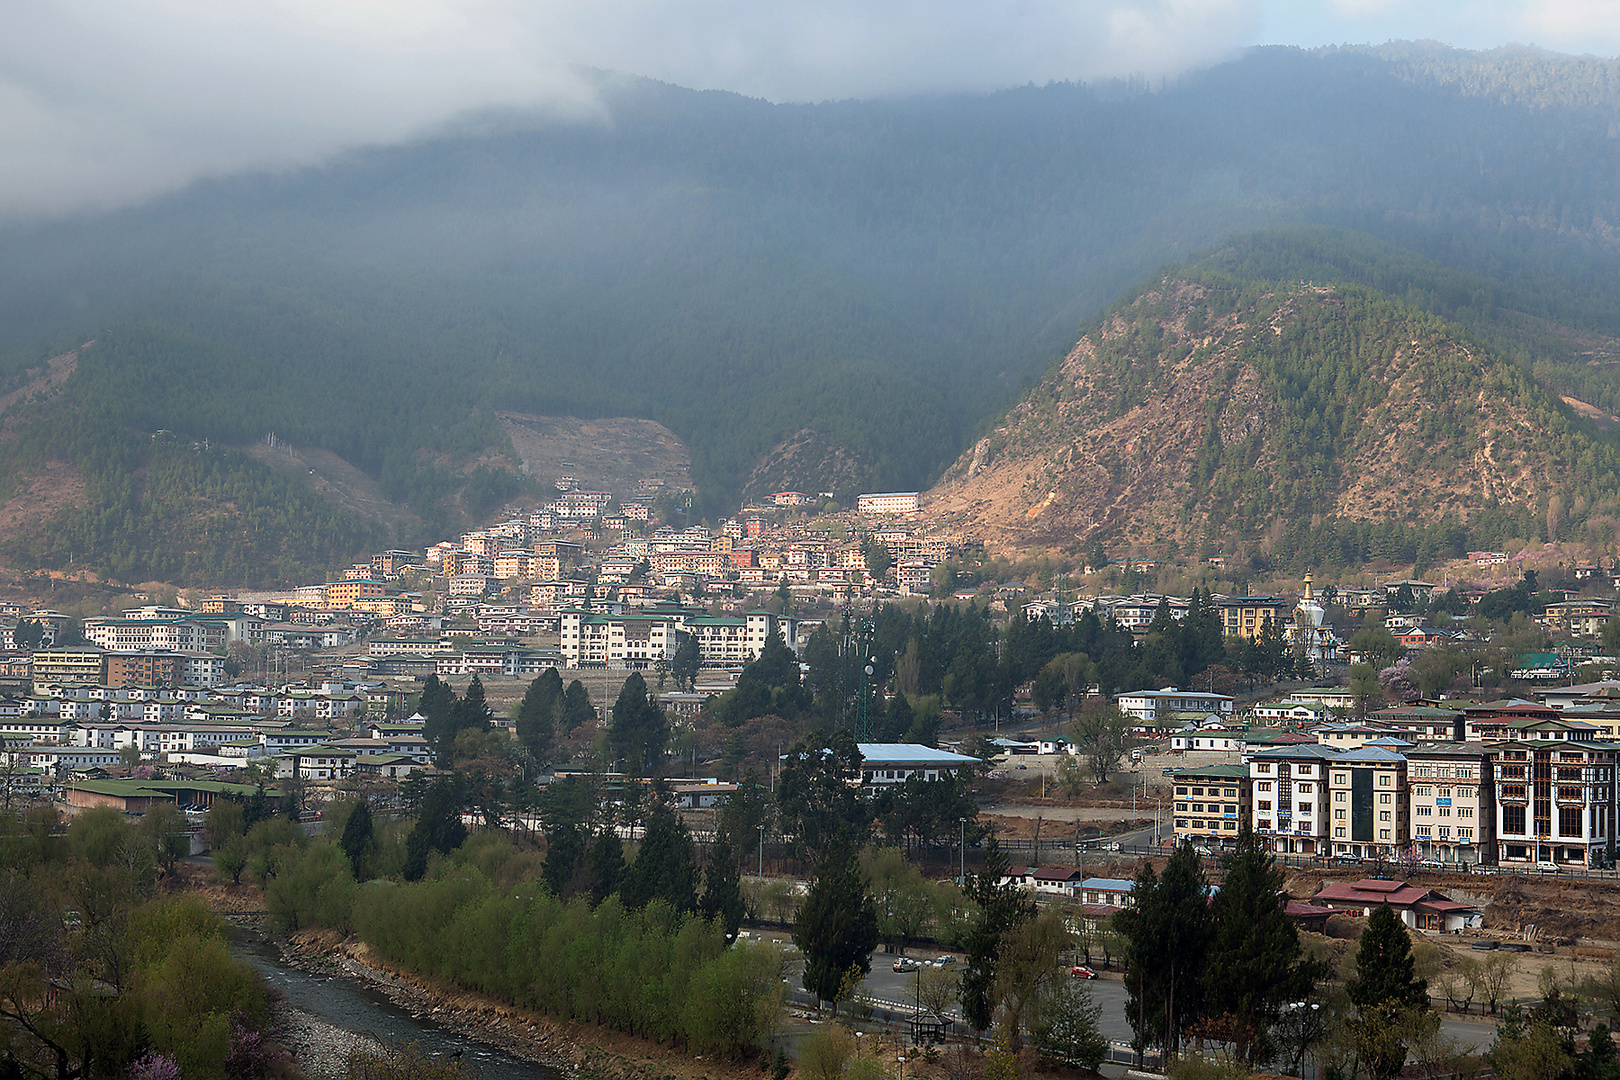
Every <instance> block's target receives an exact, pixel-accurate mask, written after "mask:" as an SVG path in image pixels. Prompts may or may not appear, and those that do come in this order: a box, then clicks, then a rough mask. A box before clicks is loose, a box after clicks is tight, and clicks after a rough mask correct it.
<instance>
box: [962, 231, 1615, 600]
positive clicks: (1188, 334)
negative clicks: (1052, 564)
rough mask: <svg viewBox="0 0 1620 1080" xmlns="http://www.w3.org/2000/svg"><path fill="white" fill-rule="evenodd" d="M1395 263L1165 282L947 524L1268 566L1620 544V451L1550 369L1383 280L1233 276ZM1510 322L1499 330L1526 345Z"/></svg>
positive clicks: (1320, 254)
mask: <svg viewBox="0 0 1620 1080" xmlns="http://www.w3.org/2000/svg"><path fill="white" fill-rule="evenodd" d="M1324 241H1326V242H1325V243H1324ZM1335 242H1336V243H1335ZM1379 254H1380V253H1379V252H1377V251H1376V250H1375V248H1374V247H1373V246H1369V245H1365V244H1361V243H1360V242H1359V241H1358V240H1357V239H1356V238H1354V237H1336V236H1332V235H1329V236H1322V235H1314V234H1308V235H1303V236H1302V235H1291V236H1290V235H1270V236H1263V237H1259V238H1256V239H1255V240H1253V241H1250V242H1244V243H1238V244H1234V245H1231V246H1229V247H1228V248H1225V249H1223V250H1221V251H1218V252H1216V253H1214V254H1213V255H1212V256H1211V257H1209V258H1208V259H1206V260H1204V261H1203V262H1201V263H1200V264H1198V265H1195V266H1191V267H1187V268H1183V269H1181V270H1178V271H1175V272H1172V273H1170V274H1168V275H1166V276H1163V277H1161V278H1158V279H1155V280H1154V281H1153V282H1151V283H1150V284H1149V285H1147V286H1145V287H1143V288H1142V289H1139V290H1138V291H1137V292H1135V293H1134V294H1133V295H1131V296H1130V297H1128V298H1127V299H1126V300H1124V301H1122V302H1121V303H1120V304H1118V305H1116V306H1115V307H1114V308H1112V309H1111V310H1110V311H1109V312H1107V313H1105V314H1104V315H1103V316H1101V317H1100V318H1099V319H1098V320H1096V321H1095V322H1094V323H1093V324H1092V325H1091V326H1090V327H1088V329H1087V332H1086V333H1085V335H1084V336H1083V337H1082V338H1081V340H1080V342H1079V344H1078V345H1076V347H1075V348H1074V350H1073V351H1072V352H1071V353H1070V354H1069V356H1068V358H1067V359H1066V360H1065V361H1064V362H1063V363H1062V364H1061V365H1059V366H1058V367H1057V368H1055V369H1054V371H1053V372H1052V373H1051V374H1050V375H1049V376H1048V377H1047V378H1046V379H1045V380H1044V381H1043V382H1042V383H1041V384H1040V385H1039V386H1038V387H1036V388H1035V389H1034V390H1033V391H1031V393H1030V394H1029V395H1028V396H1027V397H1026V398H1025V399H1024V400H1023V401H1022V402H1021V403H1020V404H1019V405H1018V406H1017V407H1015V408H1014V409H1013V410H1012V411H1011V412H1010V413H1009V414H1008V415H1007V416H1006V417H1005V418H1004V419H1003V421H1002V422H1001V423H1000V424H998V425H997V426H996V427H995V429H994V430H993V431H992V432H991V434H990V435H988V436H987V437H985V438H984V439H982V440H981V441H980V443H979V444H978V445H977V446H976V447H975V448H974V450H973V451H972V452H971V453H970V454H967V455H964V457H963V459H962V460H960V461H959V462H958V463H957V465H956V466H955V467H953V469H952V470H951V471H950V472H949V473H947V476H946V479H945V482H944V483H943V484H942V485H941V487H940V489H939V490H938V491H937V492H936V494H935V498H934V500H933V503H932V509H933V511H934V512H935V513H938V514H940V515H942V516H944V517H945V518H947V519H948V520H951V521H953V522H954V523H956V524H959V525H962V526H964V527H967V528H971V529H977V530H981V531H984V532H986V533H987V534H988V535H989V536H990V537H991V538H992V540H993V541H994V542H997V543H999V544H1002V545H1004V546H1007V547H1011V548H1024V549H1028V548H1040V547H1049V548H1056V549H1060V550H1061V549H1067V550H1070V551H1080V550H1091V549H1092V548H1093V547H1094V546H1095V545H1096V544H1098V543H1103V544H1105V545H1106V546H1109V547H1112V548H1114V549H1115V550H1118V551H1121V552H1123V551H1125V550H1130V551H1134V552H1136V553H1138V554H1144V555H1152V554H1158V555H1170V554H1186V553H1196V554H1206V555H1210V554H1217V553H1220V554H1234V553H1249V552H1253V553H1256V554H1258V555H1259V556H1260V561H1261V562H1262V563H1269V564H1270V565H1273V566H1276V567H1278V568H1291V569H1306V568H1310V567H1324V566H1326V567H1332V566H1343V565H1350V564H1357V563H1360V562H1362V561H1363V560H1366V559H1370V558H1389V559H1394V560H1396V561H1415V562H1417V563H1418V564H1419V565H1420V567H1421V566H1423V565H1427V564H1428V563H1429V562H1430V561H1432V560H1434V559H1435V558H1437V557H1440V556H1441V555H1448V556H1452V557H1456V556H1460V555H1462V554H1463V553H1465V552H1466V551H1468V550H1470V549H1474V548H1485V547H1494V546H1498V545H1501V544H1503V543H1505V542H1506V541H1508V540H1509V539H1510V538H1514V539H1518V540H1521V541H1525V540H1536V539H1542V538H1545V539H1548V540H1554V539H1582V538H1585V539H1590V540H1592V541H1593V542H1595V543H1598V544H1600V545H1603V544H1608V543H1611V542H1613V540H1614V538H1615V536H1616V529H1617V526H1620V445H1617V442H1616V440H1615V438H1614V437H1613V436H1612V435H1610V434H1607V433H1605V432H1603V431H1601V430H1599V429H1598V428H1597V427H1596V426H1595V425H1594V424H1593V423H1592V422H1591V421H1589V420H1585V419H1581V418H1579V417H1578V416H1576V415H1575V414H1574V413H1573V412H1572V410H1571V409H1570V408H1569V407H1567V406H1566V405H1565V404H1563V403H1562V402H1561V401H1560V400H1559V398H1558V397H1557V396H1556V395H1555V394H1553V393H1551V392H1549V391H1548V390H1547V389H1546V388H1545V387H1544V386H1542V385H1540V384H1539V383H1538V382H1537V381H1536V380H1535V378H1533V377H1532V374H1531V371H1530V370H1527V368H1533V367H1534V366H1535V365H1533V364H1526V365H1525V366H1521V365H1519V364H1515V363H1514V362H1513V358H1512V356H1511V355H1504V353H1503V352H1502V351H1499V350H1498V349H1496V348H1494V347H1493V346H1492V345H1490V344H1488V343H1487V342H1486V341H1485V340H1482V337H1480V336H1475V335H1472V334H1470V333H1469V332H1468V331H1467V330H1465V329H1464V328H1463V327H1462V326H1460V325H1458V324H1457V323H1455V322H1451V321H1448V320H1446V319H1443V318H1441V317H1440V316H1438V315H1436V314H1433V313H1432V312H1430V311H1425V310H1422V309H1420V308H1418V307H1416V306H1414V305H1413V304H1410V303H1407V302H1404V301H1401V300H1396V299H1393V298H1391V297H1390V296H1388V295H1387V294H1385V293H1383V292H1380V291H1377V290H1375V289H1372V288H1369V287H1367V286H1363V285H1358V284H1350V283H1345V282H1343V281H1342V280H1340V281H1331V282H1330V281H1323V280H1320V279H1317V280H1301V279H1300V278H1299V277H1295V276H1293V275H1290V276H1289V278H1288V279H1286V280H1285V281H1282V282H1278V281H1266V280H1255V279H1253V278H1242V277H1237V276H1234V275H1233V274H1232V273H1230V271H1229V269H1223V268H1230V267H1233V266H1244V267H1249V268H1251V269H1252V268H1253V267H1256V266H1270V267H1276V266H1279V265H1286V266H1290V267H1299V266H1304V265H1307V264H1310V265H1313V266H1315V267H1316V268H1317V269H1323V268H1326V267H1327V264H1328V262H1329V261H1331V259H1332V258H1338V259H1340V260H1341V265H1346V264H1350V263H1354V264H1355V265H1356V266H1359V267H1360V268H1361V269H1362V270H1363V271H1364V272H1365V273H1364V276H1367V277H1371V278H1376V279H1383V280H1384V281H1385V283H1386V284H1390V283H1394V282H1398V281H1401V280H1403V275H1405V274H1408V273H1411V272H1413V271H1415V269H1416V268H1417V264H1416V263H1415V262H1413V261H1410V260H1399V259H1397V260H1395V261H1394V262H1393V263H1386V262H1385V261H1383V260H1382V259H1380V257H1379ZM1352 256H1353V258H1352ZM1336 276H1342V275H1336ZM1424 284H1425V281H1424V279H1423V278H1422V277H1421V275H1418V274H1416V273H1411V276H1410V281H1409V288H1408V289H1407V290H1406V291H1407V292H1409V293H1411V294H1413V295H1414V296H1419V297H1421V296H1424V295H1428V296H1429V297H1430V299H1431V300H1432V299H1433V296H1434V294H1435V293H1436V292H1439V293H1444V292H1445V291H1446V288H1447V282H1446V280H1445V279H1444V277H1443V276H1442V277H1441V278H1440V279H1439V280H1432V281H1428V282H1427V286H1428V288H1429V289H1430V290H1431V291H1430V293H1428V294H1425V293H1424V292H1423V289H1422V286H1423V285H1424ZM1469 302H1470V303H1474V304H1475V306H1476V308H1477V307H1478V306H1480V305H1485V304H1487V299H1486V298H1474V299H1473V300H1472V301H1469ZM1477 317H1480V318H1483V315H1478V316H1477ZM1513 322H1514V320H1513V319H1510V318H1507V317H1501V318H1496V319H1494V320H1493V321H1490V322H1488V323H1483V324H1482V325H1484V326H1485V327H1486V329H1489V330H1491V332H1492V333H1493V334H1494V335H1495V336H1497V337H1500V338H1502V339H1504V340H1506V339H1507V338H1508V336H1509V335H1510V333H1511V326H1512V324H1513ZM1548 367H1549V370H1550V371H1551V373H1552V374H1555V375H1556V374H1560V373H1563V372H1565V371H1566V370H1570V369H1571V365H1569V364H1568V363H1567V362H1566V361H1560V360H1557V359H1556V358H1554V359H1553V360H1552V361H1550V362H1549V364H1548Z"/></svg>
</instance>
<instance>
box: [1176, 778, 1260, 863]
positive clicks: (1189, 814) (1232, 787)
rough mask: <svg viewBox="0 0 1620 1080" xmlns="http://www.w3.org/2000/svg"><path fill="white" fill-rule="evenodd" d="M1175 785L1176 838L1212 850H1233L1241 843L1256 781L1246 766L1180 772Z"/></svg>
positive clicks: (1250, 810) (1250, 809)
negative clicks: (1240, 832)
mask: <svg viewBox="0 0 1620 1080" xmlns="http://www.w3.org/2000/svg"><path fill="white" fill-rule="evenodd" d="M1172 781H1173V783H1174V784H1175V793H1176V801H1175V819H1174V820H1175V831H1176V839H1177V840H1180V839H1182V838H1183V837H1186V838H1188V839H1190V840H1192V841H1193V842H1194V843H1196V844H1199V845H1201V846H1204V847H1208V848H1226V847H1231V846H1232V845H1233V844H1234V843H1236V842H1237V834H1238V829H1239V823H1240V822H1242V821H1245V820H1248V818H1249V815H1250V813H1251V812H1252V809H1253V808H1252V807H1251V806H1250V802H1251V801H1252V791H1253V786H1252V785H1253V781H1252V780H1251V779H1250V777H1249V767H1248V766H1247V765H1243V764H1231V765H1210V766H1206V767H1204V768H1188V769H1177V770H1176V771H1175V773H1174V775H1173V777H1172Z"/></svg>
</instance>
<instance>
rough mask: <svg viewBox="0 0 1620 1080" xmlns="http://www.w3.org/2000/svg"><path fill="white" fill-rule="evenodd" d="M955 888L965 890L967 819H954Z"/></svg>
mask: <svg viewBox="0 0 1620 1080" xmlns="http://www.w3.org/2000/svg"><path fill="white" fill-rule="evenodd" d="M956 824H957V830H956V833H957V836H956V857H957V866H956V887H957V888H959V889H965V888H967V818H965V817H959V818H957V819H956Z"/></svg>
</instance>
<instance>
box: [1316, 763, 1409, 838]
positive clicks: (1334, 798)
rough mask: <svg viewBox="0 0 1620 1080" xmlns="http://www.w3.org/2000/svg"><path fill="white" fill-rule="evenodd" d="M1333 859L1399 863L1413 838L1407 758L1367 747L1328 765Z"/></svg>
mask: <svg viewBox="0 0 1620 1080" xmlns="http://www.w3.org/2000/svg"><path fill="white" fill-rule="evenodd" d="M1327 768H1328V792H1329V801H1330V802H1331V807H1332V822H1331V828H1332V830H1333V832H1332V841H1333V854H1335V855H1349V856H1353V857H1356V858H1378V857H1383V858H1393V857H1394V856H1395V855H1396V854H1398V853H1399V852H1400V851H1402V850H1403V849H1404V848H1405V847H1406V845H1407V837H1408V836H1409V835H1410V833H1409V832H1408V829H1407V822H1408V810H1409V805H1408V798H1409V797H1408V793H1407V790H1406V782H1407V781H1406V758H1405V757H1404V756H1403V755H1402V754H1399V753H1396V752H1395V751H1393V750H1389V749H1386V748H1384V747H1381V746H1362V747H1358V748H1357V749H1355V750H1346V751H1344V752H1343V753H1341V754H1336V755H1334V756H1333V757H1332V758H1331V759H1330V760H1329V761H1328V762H1327Z"/></svg>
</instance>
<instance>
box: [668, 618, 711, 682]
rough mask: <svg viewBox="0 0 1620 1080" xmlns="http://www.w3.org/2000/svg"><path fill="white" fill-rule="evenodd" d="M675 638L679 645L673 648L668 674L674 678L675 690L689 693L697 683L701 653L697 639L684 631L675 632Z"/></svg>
mask: <svg viewBox="0 0 1620 1080" xmlns="http://www.w3.org/2000/svg"><path fill="white" fill-rule="evenodd" d="M676 636H677V637H678V638H679V639H680V644H679V645H677V646H675V656H674V658H673V659H672V660H670V662H669V671H670V674H671V675H673V676H674V677H675V689H677V690H685V691H687V692H688V693H690V692H691V690H692V687H693V686H694V685H696V683H697V673H698V668H699V666H701V665H702V663H703V652H702V650H701V649H699V648H698V643H697V638H695V637H693V636H692V635H691V634H688V633H685V632H684V631H677V634H676Z"/></svg>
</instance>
